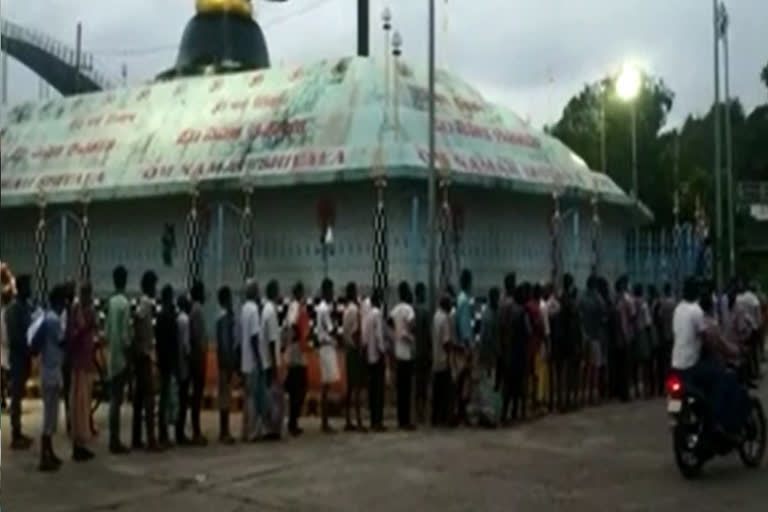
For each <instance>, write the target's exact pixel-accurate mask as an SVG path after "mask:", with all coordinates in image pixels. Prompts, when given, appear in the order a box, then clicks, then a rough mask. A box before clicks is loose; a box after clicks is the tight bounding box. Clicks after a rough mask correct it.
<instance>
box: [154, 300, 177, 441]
mask: <svg viewBox="0 0 768 512" xmlns="http://www.w3.org/2000/svg"><path fill="white" fill-rule="evenodd" d="M176 317H177V314H176V304H175V303H174V293H173V288H172V287H171V285H166V286H164V287H163V289H162V291H161V292H160V313H159V315H158V316H157V322H156V323H155V339H156V340H157V347H156V352H157V367H158V370H159V371H160V405H159V408H158V424H159V430H160V431H159V435H158V439H159V441H160V446H161V447H162V448H169V447H170V437H169V435H168V425H169V423H175V419H174V418H171V393H172V391H171V382H172V380H173V378H174V377H176V378H177V379H178V366H179V335H178V325H177V322H176V320H177V318H176Z"/></svg>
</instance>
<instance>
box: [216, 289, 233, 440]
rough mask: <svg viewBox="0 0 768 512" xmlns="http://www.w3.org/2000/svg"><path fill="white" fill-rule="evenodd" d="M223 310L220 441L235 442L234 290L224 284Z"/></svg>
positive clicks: (219, 347) (218, 352)
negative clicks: (231, 421)
mask: <svg viewBox="0 0 768 512" xmlns="http://www.w3.org/2000/svg"><path fill="white" fill-rule="evenodd" d="M218 299H219V307H220V308H221V311H220V313H219V318H218V319H217V320H216V356H217V357H216V361H217V364H218V369H219V396H218V400H219V442H220V443H222V444H234V443H235V438H234V437H232V434H231V432H230V428H229V409H230V406H231V402H232V378H233V374H234V372H235V369H236V366H237V363H236V360H235V353H236V347H235V312H234V309H233V306H232V290H231V289H230V288H229V287H228V286H223V287H222V288H221V289H220V290H219V296H218Z"/></svg>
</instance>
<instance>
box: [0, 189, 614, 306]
mask: <svg viewBox="0 0 768 512" xmlns="http://www.w3.org/2000/svg"><path fill="white" fill-rule="evenodd" d="M450 197H451V200H452V201H453V202H455V203H457V204H459V205H460V206H461V207H462V209H463V210H464V218H465V229H464V232H463V237H462V243H461V248H460V251H459V261H460V265H461V266H462V267H468V268H471V269H473V270H474V273H475V283H476V287H477V291H478V292H484V290H486V289H487V288H488V287H490V286H492V285H499V284H500V283H501V281H502V279H503V276H504V274H505V273H507V272H509V271H513V270H514V271H516V272H517V274H518V276H519V278H520V279H527V280H536V281H544V280H546V279H548V278H549V276H550V266H551V256H550V235H549V225H548V222H549V216H550V215H551V208H552V204H551V199H550V198H549V197H548V196H530V195H522V194H513V193H510V192H506V191H496V190H487V189H478V188H472V189H470V188H458V187H457V188H453V189H451V191H450ZM326 198H327V199H330V200H331V201H332V202H333V203H334V204H335V205H336V224H335V227H334V230H333V232H334V241H335V243H334V248H333V253H332V254H331V255H330V256H329V274H330V276H331V277H332V278H333V279H334V280H335V281H336V283H337V286H338V289H341V286H342V285H343V283H346V282H347V281H349V280H354V281H357V282H358V283H360V285H361V287H362V288H366V287H367V286H368V285H369V283H370V282H371V280H372V272H373V260H372V243H373V232H372V226H373V209H374V205H375V199H376V193H375V190H374V188H373V186H372V185H370V184H359V183H358V184H349V185H336V186H334V187H308V186H306V187H295V188H290V189H285V188H283V189H269V190H264V189H259V190H257V191H256V192H255V193H254V196H253V202H252V204H253V208H254V228H255V229H254V233H255V265H256V276H257V278H258V279H259V281H261V282H262V283H264V282H266V281H267V280H269V279H273V278H274V279H278V280H279V281H280V283H281V285H282V290H283V292H284V293H285V292H287V291H288V290H289V288H290V286H291V285H292V284H293V283H294V282H295V281H296V280H299V279H300V280H302V281H303V282H304V283H305V284H306V285H307V287H308V289H310V290H313V291H314V290H317V288H318V287H319V285H320V282H321V280H322V278H323V273H324V266H323V261H322V257H321V254H322V253H321V246H320V228H319V225H318V220H317V204H318V202H319V201H320V200H321V199H326ZM386 200H387V208H388V220H389V248H390V283H391V284H392V285H393V286H392V288H393V289H394V287H395V286H396V284H397V282H399V281H400V280H403V279H406V280H409V281H415V280H424V279H425V275H426V268H427V262H426V243H427V240H426V187H425V185H424V184H423V183H417V182H398V183H392V184H390V186H389V187H388V188H387V192H386ZM225 203H226V205H225ZM189 204H190V199H189V198H188V197H172V198H165V199H162V200H143V201H122V202H113V203H96V204H93V205H91V206H90V208H89V211H90V219H91V232H92V243H91V246H92V261H93V263H92V272H93V280H94V284H95V287H96V290H97V293H100V294H107V293H109V291H110V289H111V271H112V268H113V267H114V266H115V265H116V264H118V263H122V264H124V265H125V266H126V267H127V268H128V270H129V272H130V285H129V287H130V288H131V289H132V290H138V283H139V279H140V276H141V273H142V272H144V271H145V270H148V269H153V270H155V271H156V272H157V273H158V274H159V276H160V282H161V284H164V283H166V282H169V283H172V284H174V285H175V286H177V287H181V286H183V285H184V282H185V277H184V276H185V273H186V264H185V251H186V236H185V232H186V223H185V219H186V215H187V212H188V208H189ZM202 204H203V205H204V208H205V214H204V215H203V216H202V218H203V219H204V220H205V223H206V226H207V229H206V233H207V235H206V236H205V238H204V258H205V263H204V276H205V282H206V284H207V285H208V287H209V288H210V289H212V290H213V289H215V288H216V287H218V286H219V285H220V284H228V285H230V286H233V287H238V286H239V285H240V283H241V281H242V275H241V274H242V271H241V268H242V267H241V257H240V219H239V217H238V214H237V212H236V211H235V208H240V207H241V206H242V196H240V195H234V194H232V195H224V196H217V195H212V194H203V196H202ZM79 210H80V206H79V205H73V206H72V207H71V208H70V209H63V208H59V207H57V208H51V209H49V211H48V213H49V221H48V263H49V265H48V276H49V281H50V282H51V283H53V282H58V281H61V280H63V279H65V278H67V277H71V276H77V274H78V268H79V247H80V245H79V244H80V241H79V238H80V235H79V228H78V226H77V224H76V222H75V221H74V220H71V219H70V220H66V221H64V220H62V219H65V218H68V217H67V216H65V215H64V212H69V215H70V216H72V215H77V214H79ZM563 210H564V211H565V212H566V213H565V217H564V218H565V229H564V238H565V239H564V262H565V269H564V270H565V271H567V272H571V273H573V274H574V275H575V276H576V279H577V283H579V285H580V286H581V285H582V284H583V283H584V280H585V279H586V277H587V275H588V274H589V272H590V268H591V264H592V252H591V236H592V226H591V218H592V214H591V208H590V206H589V205H586V204H580V205H569V204H567V203H566V204H564V205H563ZM575 212H578V214H576V213H575ZM2 214H3V226H4V232H3V235H2V237H1V238H0V251H1V252H2V258H3V260H7V261H8V262H9V263H10V265H11V267H12V268H13V270H14V272H15V273H16V274H17V275H18V274H21V273H27V272H28V273H32V272H33V269H34V229H35V225H36V222H37V211H36V210H33V209H3V213H2ZM601 214H602V217H603V231H602V248H603V256H602V262H603V270H604V273H605V274H606V275H607V276H608V277H610V278H614V277H616V276H617V275H619V274H620V273H622V272H624V271H625V267H626V265H625V252H626V251H625V236H624V232H625V228H626V225H625V224H624V222H625V218H626V215H625V214H623V211H622V210H620V209H618V208H615V207H607V206H605V207H603V209H602V213H601ZM166 225H170V226H172V229H173V231H174V233H175V238H176V249H175V251H174V254H173V256H174V257H173V261H172V264H171V265H170V266H167V265H165V264H164V262H163V259H162V248H163V244H162V237H163V234H164V231H165V227H166ZM219 226H221V229H219ZM62 240H66V243H65V244H62Z"/></svg>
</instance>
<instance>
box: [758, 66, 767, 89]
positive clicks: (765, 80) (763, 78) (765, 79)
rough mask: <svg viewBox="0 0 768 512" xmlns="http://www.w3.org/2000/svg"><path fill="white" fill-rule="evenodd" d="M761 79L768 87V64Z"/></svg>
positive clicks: (761, 74)
mask: <svg viewBox="0 0 768 512" xmlns="http://www.w3.org/2000/svg"><path fill="white" fill-rule="evenodd" d="M760 78H761V79H762V81H763V83H764V84H765V86H766V87H768V64H766V65H765V67H764V68H763V72H762V73H760Z"/></svg>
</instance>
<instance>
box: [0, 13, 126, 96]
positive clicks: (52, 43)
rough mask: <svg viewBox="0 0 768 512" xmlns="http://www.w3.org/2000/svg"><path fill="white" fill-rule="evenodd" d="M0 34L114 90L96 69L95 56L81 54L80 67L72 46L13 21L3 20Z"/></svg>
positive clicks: (86, 53) (101, 85)
mask: <svg viewBox="0 0 768 512" xmlns="http://www.w3.org/2000/svg"><path fill="white" fill-rule="evenodd" d="M0 33H2V35H3V36H5V37H7V38H9V39H15V40H17V41H20V42H22V43H26V44H29V45H31V46H35V47H37V48H39V49H41V50H43V51H44V52H46V53H48V54H50V55H52V56H54V57H56V58H57V59H59V60H60V61H62V62H63V63H65V64H66V65H68V66H71V67H73V68H79V69H78V70H79V72H80V73H81V74H82V75H83V76H85V77H86V78H88V79H89V80H91V81H92V82H93V83H95V84H96V85H98V86H99V87H101V88H102V89H111V88H113V87H114V86H113V83H112V81H110V80H109V79H108V78H107V77H106V75H104V74H103V73H100V72H99V71H97V70H96V69H95V68H94V58H93V54H91V53H88V52H81V53H80V65H79V67H78V63H77V52H76V50H75V49H74V48H72V47H71V46H69V45H67V44H64V43H62V42H61V41H58V40H56V39H54V38H52V37H51V36H49V35H47V34H45V33H44V32H42V31H39V30H33V29H29V28H27V27H23V26H21V25H19V24H17V23H13V22H12V21H8V20H2V24H0Z"/></svg>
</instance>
